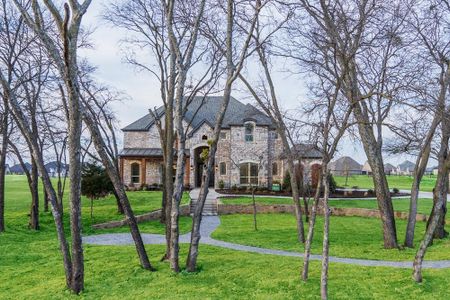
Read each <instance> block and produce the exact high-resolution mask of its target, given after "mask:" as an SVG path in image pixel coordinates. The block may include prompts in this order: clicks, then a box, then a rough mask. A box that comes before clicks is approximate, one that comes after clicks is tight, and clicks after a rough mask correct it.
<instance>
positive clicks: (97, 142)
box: [83, 113, 154, 271]
mask: <svg viewBox="0 0 450 300" xmlns="http://www.w3.org/2000/svg"><path fill="white" fill-rule="evenodd" d="M83 117H84V121H85V123H86V125H87V127H88V128H89V132H90V133H91V137H92V140H93V142H94V146H95V149H96V151H97V153H98V155H99V156H100V159H101V160H102V163H103V165H104V166H105V169H106V172H107V174H108V176H109V178H110V179H111V182H112V184H113V186H114V190H115V192H116V194H117V197H118V198H119V200H120V204H121V207H122V208H123V210H124V213H125V216H126V217H127V221H128V225H129V226H130V232H131V236H132V237H133V240H134V244H135V247H136V251H137V253H138V256H139V259H140V262H141V266H142V267H143V268H144V269H146V270H152V271H153V270H154V268H153V267H152V265H151V264H150V261H149V259H148V256H147V252H146V251H145V246H144V242H143V240H142V236H141V234H140V231H139V227H138V225H137V221H136V218H135V216H134V212H133V210H132V208H131V205H130V201H129V200H128V196H127V194H126V192H125V188H124V186H123V184H122V181H121V179H120V175H119V170H118V169H117V168H116V167H115V166H116V165H115V164H114V163H113V162H112V161H111V160H110V159H109V157H108V154H107V153H106V151H105V148H106V145H105V143H104V140H103V139H102V136H101V133H100V131H99V129H98V127H97V126H96V125H95V123H94V121H93V119H92V118H91V117H90V115H89V114H88V113H84V114H83Z"/></svg>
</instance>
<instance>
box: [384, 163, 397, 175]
mask: <svg viewBox="0 0 450 300" xmlns="http://www.w3.org/2000/svg"><path fill="white" fill-rule="evenodd" d="M394 172H395V167H394V165H391V164H390V163H387V164H384V173H385V174H386V175H392V174H393V173H394Z"/></svg>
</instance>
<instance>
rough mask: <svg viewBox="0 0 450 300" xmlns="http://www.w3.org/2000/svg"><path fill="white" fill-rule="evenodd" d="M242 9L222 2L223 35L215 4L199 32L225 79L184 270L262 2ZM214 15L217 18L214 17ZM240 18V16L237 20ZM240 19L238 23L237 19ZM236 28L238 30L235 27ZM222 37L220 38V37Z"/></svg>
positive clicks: (191, 267)
mask: <svg viewBox="0 0 450 300" xmlns="http://www.w3.org/2000/svg"><path fill="white" fill-rule="evenodd" d="M240 4H241V5H242V7H244V10H245V9H247V11H251V12H252V15H251V16H249V15H245V14H244V15H240V14H239V12H240V11H241V10H238V8H239V6H238V5H237V3H235V2H234V1H232V0H227V2H226V8H225V10H224V11H225V13H226V21H225V23H226V33H225V36H224V35H223V34H221V32H218V30H219V28H220V25H219V24H220V23H218V22H223V20H222V19H220V17H221V16H222V12H223V10H222V8H221V7H219V13H217V15H216V16H213V15H211V16H210V17H211V20H210V21H211V23H210V24H209V26H208V28H206V29H205V31H203V32H202V33H203V34H204V35H206V36H207V37H208V38H209V39H210V40H211V41H212V42H213V43H214V44H215V45H217V47H218V48H219V49H220V51H221V52H222V53H223V54H224V56H225V58H226V79H225V87H224V89H223V101H222V105H221V107H220V109H219V111H218V112H217V114H216V122H215V124H214V132H213V137H212V139H211V140H210V148H209V154H208V159H207V163H206V164H205V165H204V167H203V176H202V183H201V187H200V193H199V199H198V201H197V205H196V207H195V211H194V213H193V217H192V231H191V243H190V246H189V253H188V257H187V262H186V269H187V271H188V272H195V270H196V268H197V257H198V246H199V243H200V224H201V221H202V213H203V207H204V205H205V201H206V197H207V195H208V186H209V182H210V179H211V177H212V174H213V172H214V161H215V156H216V151H217V142H218V140H219V135H220V131H221V128H222V123H223V120H224V117H225V112H226V111H227V108H228V103H229V102H230V98H231V88H232V86H233V83H234V82H235V80H236V79H237V78H238V76H239V74H240V72H241V70H242V68H243V66H244V63H245V60H246V58H247V57H248V56H249V55H250V54H251V51H249V48H250V45H251V41H252V35H253V32H254V29H255V26H256V23H257V20H258V16H259V13H260V11H261V9H262V7H263V6H264V4H265V2H264V3H262V1H261V0H257V1H256V3H253V1H248V2H247V1H243V2H242V3H240ZM214 17H218V18H219V19H214ZM240 18H241V19H240ZM239 21H241V22H239ZM239 29H240V30H239ZM239 31H241V32H243V33H242V34H241V36H242V37H243V39H242V41H243V42H242V44H241V45H238V44H236V41H237V40H238V38H240V37H241V36H239V35H238V33H239ZM222 38H223V39H222Z"/></svg>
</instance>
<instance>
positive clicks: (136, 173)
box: [131, 163, 141, 183]
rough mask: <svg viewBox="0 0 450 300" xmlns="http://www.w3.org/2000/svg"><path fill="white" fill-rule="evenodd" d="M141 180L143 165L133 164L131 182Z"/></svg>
mask: <svg viewBox="0 0 450 300" xmlns="http://www.w3.org/2000/svg"><path fill="white" fill-rule="evenodd" d="M140 181H141V167H140V165H139V164H138V163H132V164H131V183H139V182H140Z"/></svg>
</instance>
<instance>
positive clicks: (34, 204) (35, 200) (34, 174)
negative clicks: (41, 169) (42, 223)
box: [29, 159, 39, 230]
mask: <svg viewBox="0 0 450 300" xmlns="http://www.w3.org/2000/svg"><path fill="white" fill-rule="evenodd" d="M30 179H31V181H30V191H31V209H30V223H29V228H30V229H33V230H39V190H38V185H39V177H38V169H37V165H36V162H35V161H34V159H32V160H31V178H30Z"/></svg>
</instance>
